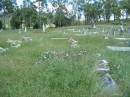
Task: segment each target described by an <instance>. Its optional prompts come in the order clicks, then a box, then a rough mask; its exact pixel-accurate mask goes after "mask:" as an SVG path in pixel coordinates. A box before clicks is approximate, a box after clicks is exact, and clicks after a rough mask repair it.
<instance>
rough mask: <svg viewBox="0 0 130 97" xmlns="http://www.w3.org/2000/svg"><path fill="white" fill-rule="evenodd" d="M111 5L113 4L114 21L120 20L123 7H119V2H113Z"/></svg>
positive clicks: (114, 0) (116, 0)
mask: <svg viewBox="0 0 130 97" xmlns="http://www.w3.org/2000/svg"><path fill="white" fill-rule="evenodd" d="M111 3H112V6H111V12H112V14H113V15H114V21H115V20H120V17H121V7H120V5H119V1H118V0H113V1H112V2H111Z"/></svg>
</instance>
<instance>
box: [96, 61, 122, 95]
mask: <svg viewBox="0 0 130 97" xmlns="http://www.w3.org/2000/svg"><path fill="white" fill-rule="evenodd" d="M96 72H97V74H98V75H99V76H98V77H99V78H98V85H99V87H101V91H102V92H108V93H118V92H119V91H120V90H119V87H118V85H117V83H116V81H115V80H114V79H113V78H112V76H111V74H110V73H109V72H110V68H109V62H108V61H107V60H104V59H103V60H97V62H96Z"/></svg>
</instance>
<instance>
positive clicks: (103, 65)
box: [96, 60, 110, 72]
mask: <svg viewBox="0 0 130 97" xmlns="http://www.w3.org/2000/svg"><path fill="white" fill-rule="evenodd" d="M96 64H97V71H99V72H107V71H109V70H110V68H109V66H108V62H107V61H106V60H99V61H98V62H97V63H96Z"/></svg>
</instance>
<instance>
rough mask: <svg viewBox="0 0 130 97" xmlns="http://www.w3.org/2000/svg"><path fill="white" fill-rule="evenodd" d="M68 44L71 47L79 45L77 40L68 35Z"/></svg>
mask: <svg viewBox="0 0 130 97" xmlns="http://www.w3.org/2000/svg"><path fill="white" fill-rule="evenodd" d="M68 42H69V44H70V46H71V47H72V48H79V47H80V45H79V44H78V41H76V40H75V39H74V38H72V37H70V38H69V40H68Z"/></svg>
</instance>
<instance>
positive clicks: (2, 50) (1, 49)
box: [0, 47, 8, 54]
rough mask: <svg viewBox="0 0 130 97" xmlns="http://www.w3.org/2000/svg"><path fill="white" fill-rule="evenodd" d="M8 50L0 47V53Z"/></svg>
mask: <svg viewBox="0 0 130 97" xmlns="http://www.w3.org/2000/svg"><path fill="white" fill-rule="evenodd" d="M7 51H8V48H3V47H0V54H2V53H6V52H7Z"/></svg>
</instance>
